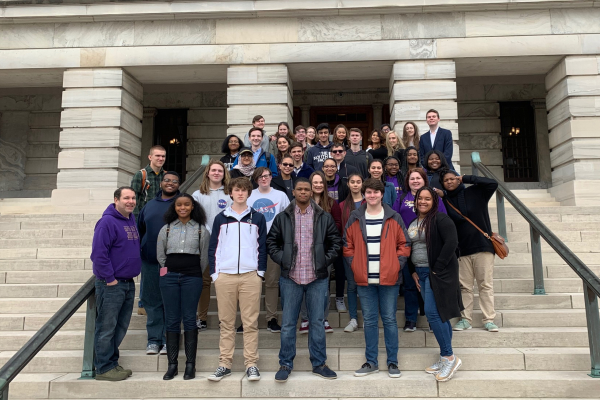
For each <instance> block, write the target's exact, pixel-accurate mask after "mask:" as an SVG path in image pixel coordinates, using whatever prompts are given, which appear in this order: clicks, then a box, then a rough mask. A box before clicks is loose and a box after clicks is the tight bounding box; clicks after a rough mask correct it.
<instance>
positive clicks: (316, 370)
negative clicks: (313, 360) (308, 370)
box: [313, 364, 337, 379]
mask: <svg viewBox="0 0 600 400" xmlns="http://www.w3.org/2000/svg"><path fill="white" fill-rule="evenodd" d="M313 375H317V376H320V377H321V378H323V379H336V378H337V374H336V373H335V372H333V371H332V370H331V369H329V367H328V366H327V364H324V365H321V366H320V367H313Z"/></svg>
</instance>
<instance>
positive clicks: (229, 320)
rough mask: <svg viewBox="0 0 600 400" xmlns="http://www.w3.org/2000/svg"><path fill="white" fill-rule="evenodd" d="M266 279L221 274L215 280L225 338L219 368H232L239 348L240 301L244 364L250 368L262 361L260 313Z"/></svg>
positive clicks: (220, 345) (247, 275) (253, 275)
mask: <svg viewBox="0 0 600 400" xmlns="http://www.w3.org/2000/svg"><path fill="white" fill-rule="evenodd" d="M261 289H262V278H261V277H260V276H258V274H257V273H256V271H252V272H247V273H245V274H241V275H237V274H236V275H233V274H224V273H220V274H219V277H218V278H217V280H216V281H215V290H216V292H217V306H218V308H219V321H221V337H220V340H219V350H220V356H219V366H221V367H225V368H231V364H232V363H233V351H234V349H235V331H236V329H235V317H236V313H237V307H238V301H239V304H240V314H241V317H242V324H243V325H244V364H245V365H246V368H249V367H252V366H256V363H257V362H258V313H259V312H260V294H261Z"/></svg>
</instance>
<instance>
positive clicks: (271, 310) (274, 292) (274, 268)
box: [265, 256, 281, 322]
mask: <svg viewBox="0 0 600 400" xmlns="http://www.w3.org/2000/svg"><path fill="white" fill-rule="evenodd" d="M280 276H281V268H280V267H279V265H277V264H275V262H274V261H273V260H271V257H270V256H269V257H268V258H267V271H266V272H265V310H266V311H267V314H266V315H267V322H269V321H270V320H271V319H272V318H275V319H277V303H278V301H279V277H280Z"/></svg>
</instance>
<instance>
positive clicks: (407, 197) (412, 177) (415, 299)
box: [392, 168, 447, 332]
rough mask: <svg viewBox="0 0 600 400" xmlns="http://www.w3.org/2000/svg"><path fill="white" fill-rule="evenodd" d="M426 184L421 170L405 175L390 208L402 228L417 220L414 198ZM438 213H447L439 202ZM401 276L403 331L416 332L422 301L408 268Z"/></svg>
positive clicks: (423, 172)
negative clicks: (402, 225)
mask: <svg viewBox="0 0 600 400" xmlns="http://www.w3.org/2000/svg"><path fill="white" fill-rule="evenodd" d="M428 184H429V182H428V179H427V175H426V174H425V171H424V170H423V169H422V168H415V169H411V170H410V171H409V172H408V174H407V175H406V178H405V180H404V183H403V185H404V187H405V190H404V191H403V192H402V194H401V195H400V197H398V199H397V200H396V202H395V203H394V205H393V206H392V208H393V209H394V211H396V212H397V213H398V214H400V217H402V221H403V222H404V226H406V227H408V226H410V224H411V222H413V221H414V220H415V218H417V214H416V211H415V196H416V194H417V191H418V190H419V189H421V188H422V187H424V186H426V185H428ZM438 211H439V212H441V213H444V214H446V213H447V212H446V207H444V203H443V202H441V201H440V202H439V204H438ZM402 275H403V277H404V317H405V319H406V322H405V324H404V331H405V332H414V331H416V330H417V316H418V313H419V306H420V305H421V304H420V303H421V302H422V300H421V299H420V296H419V293H418V292H417V286H416V285H415V284H414V282H413V281H412V279H411V277H410V273H409V272H408V268H403V269H402ZM421 306H422V305H421Z"/></svg>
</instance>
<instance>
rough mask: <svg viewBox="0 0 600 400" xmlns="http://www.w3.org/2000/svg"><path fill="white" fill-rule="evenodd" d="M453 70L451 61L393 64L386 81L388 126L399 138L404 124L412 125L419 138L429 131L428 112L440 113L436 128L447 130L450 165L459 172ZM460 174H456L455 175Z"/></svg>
mask: <svg viewBox="0 0 600 400" xmlns="http://www.w3.org/2000/svg"><path fill="white" fill-rule="evenodd" d="M455 78H456V68H455V64H454V61H453V60H415V61H397V62H396V63H394V67H393V70H392V76H391V79H390V125H392V128H393V129H394V130H395V131H396V132H398V133H399V134H400V135H401V134H402V129H403V127H404V124H405V123H406V122H408V121H411V122H414V123H416V124H417V126H418V128H419V133H420V134H423V133H425V132H427V131H428V130H429V127H428V126H427V123H426V122H425V116H426V114H427V111H428V110H429V109H432V108H433V109H435V110H437V111H438V112H439V113H440V119H441V120H440V127H442V128H445V129H450V130H451V131H452V138H453V141H454V152H453V155H452V162H453V164H454V166H455V168H456V169H457V171H458V170H459V169H460V166H459V161H460V153H459V149H458V123H457V119H458V112H457V105H456V97H457V96H456V81H455ZM459 172H460V171H459Z"/></svg>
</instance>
